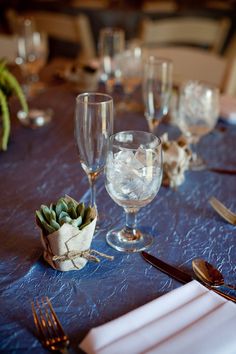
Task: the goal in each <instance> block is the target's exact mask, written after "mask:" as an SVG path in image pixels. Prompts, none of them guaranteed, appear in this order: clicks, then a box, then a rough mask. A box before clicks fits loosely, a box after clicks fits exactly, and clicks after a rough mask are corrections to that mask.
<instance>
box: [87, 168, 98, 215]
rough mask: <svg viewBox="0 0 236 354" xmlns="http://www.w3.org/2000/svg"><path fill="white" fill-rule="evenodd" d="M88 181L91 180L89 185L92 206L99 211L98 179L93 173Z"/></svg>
mask: <svg viewBox="0 0 236 354" xmlns="http://www.w3.org/2000/svg"><path fill="white" fill-rule="evenodd" d="M88 179H89V185H90V204H91V206H92V207H94V208H95V209H96V210H97V204H96V185H95V181H96V178H95V177H94V174H93V173H90V174H89V175H88Z"/></svg>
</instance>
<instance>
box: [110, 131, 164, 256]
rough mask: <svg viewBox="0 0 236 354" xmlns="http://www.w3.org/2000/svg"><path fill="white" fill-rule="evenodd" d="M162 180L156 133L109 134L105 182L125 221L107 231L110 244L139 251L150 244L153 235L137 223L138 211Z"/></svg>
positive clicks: (149, 198)
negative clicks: (123, 212) (121, 209)
mask: <svg viewBox="0 0 236 354" xmlns="http://www.w3.org/2000/svg"><path fill="white" fill-rule="evenodd" d="M161 181H162V147H161V141H160V139H159V138H158V137H157V136H155V135H154V134H152V133H148V132H142V131H124V132H119V133H117V134H114V135H112V136H111V138H110V142H109V152H108V155H107V160H106V166H105V186H106V190H107V192H108V194H109V195H110V197H111V198H112V199H113V200H114V201H115V202H116V203H117V204H118V205H120V206H121V207H123V208H124V210H125V214H126V223H125V226H124V227H123V228H121V229H120V228H116V229H113V230H111V231H109V232H108V234H107V235H106V240H107V243H108V244H109V245H110V246H112V247H113V248H115V249H116V250H118V251H126V252H138V251H141V250H144V249H146V248H148V247H149V246H150V245H151V244H152V242H153V237H152V235H151V234H149V233H146V232H145V229H143V228H142V227H137V212H138V211H139V209H140V208H143V207H145V206H146V205H147V204H149V203H150V202H151V201H152V200H153V199H154V198H155V196H156V194H157V193H158V190H159V188H160V185H161Z"/></svg>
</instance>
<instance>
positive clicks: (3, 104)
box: [0, 59, 28, 151]
mask: <svg viewBox="0 0 236 354" xmlns="http://www.w3.org/2000/svg"><path fill="white" fill-rule="evenodd" d="M13 94H15V95H16V96H17V97H18V99H19V102H20V104H21V107H22V109H23V111H25V112H26V113H28V104H27V101H26V98H25V96H24V93H23V91H22V88H21V86H20V84H19V82H18V81H17V79H16V78H15V76H14V75H13V74H12V73H11V72H10V71H9V70H8V68H7V65H6V61H5V60H3V59H0V118H1V123H0V124H1V125H0V128H1V129H0V132H1V136H0V149H1V150H3V151H6V150H7V145H8V140H9V136H10V131H11V122H10V108H9V97H10V96H12V95H13Z"/></svg>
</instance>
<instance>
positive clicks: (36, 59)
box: [16, 18, 52, 128]
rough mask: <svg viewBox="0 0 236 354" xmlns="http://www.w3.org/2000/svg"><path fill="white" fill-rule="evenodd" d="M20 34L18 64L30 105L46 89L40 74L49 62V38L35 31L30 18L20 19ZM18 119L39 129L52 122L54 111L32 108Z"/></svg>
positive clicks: (19, 115)
mask: <svg viewBox="0 0 236 354" xmlns="http://www.w3.org/2000/svg"><path fill="white" fill-rule="evenodd" d="M18 32H19V33H18V38H17V57H16V64H18V65H19V66H20V68H21V71H22V75H23V79H24V83H23V85H22V87H23V91H24V93H25V95H26V97H27V100H28V102H29V103H30V99H31V98H32V97H34V96H35V94H37V93H38V92H40V91H42V90H43V89H44V88H45V86H44V84H43V83H42V82H40V81H39V72H40V70H41V69H42V68H43V66H44V65H45V64H46V61H47V56H48V45H47V37H46V34H45V33H41V32H37V31H36V30H35V24H34V21H33V19H30V18H24V19H20V21H19V24H18ZM17 117H18V119H19V120H20V121H21V123H22V124H23V125H26V126H30V127H33V128H37V127H41V126H43V125H45V124H47V123H49V122H50V121H51V117H52V110H51V109H47V110H42V109H38V108H37V109H36V108H30V109H29V112H28V113H26V112H24V111H22V110H20V111H19V112H18V113H17Z"/></svg>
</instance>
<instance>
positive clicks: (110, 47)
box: [98, 27, 125, 93]
mask: <svg viewBox="0 0 236 354" xmlns="http://www.w3.org/2000/svg"><path fill="white" fill-rule="evenodd" d="M98 46H99V48H98V49H99V57H100V64H101V69H100V70H101V74H100V79H101V81H102V82H104V83H105V85H106V90H107V92H108V93H111V92H112V91H113V87H114V85H115V83H116V82H117V80H118V78H119V72H118V69H117V66H116V60H115V58H116V56H117V55H118V54H120V53H122V52H123V51H124V50H125V32H124V30H123V29H121V28H115V27H105V28H102V29H101V30H100V32H99V41H98Z"/></svg>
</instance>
